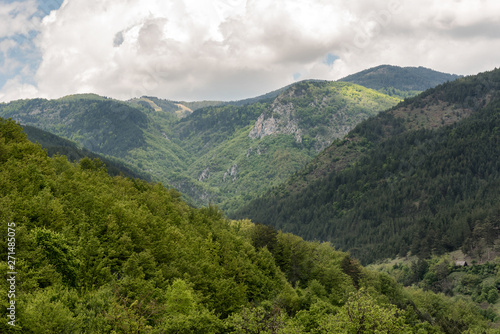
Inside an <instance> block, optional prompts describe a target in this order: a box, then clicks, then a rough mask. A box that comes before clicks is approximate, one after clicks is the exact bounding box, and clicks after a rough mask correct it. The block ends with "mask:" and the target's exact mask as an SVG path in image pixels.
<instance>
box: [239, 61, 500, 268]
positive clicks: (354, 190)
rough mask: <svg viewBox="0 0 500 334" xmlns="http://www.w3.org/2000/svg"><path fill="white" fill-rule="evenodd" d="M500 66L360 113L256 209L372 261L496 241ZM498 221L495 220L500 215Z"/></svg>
mask: <svg viewBox="0 0 500 334" xmlns="http://www.w3.org/2000/svg"><path fill="white" fill-rule="evenodd" d="M499 91H500V70H495V71H492V72H487V73H483V74H480V75H478V76H472V77H467V78H463V79H459V80H457V81H455V82H451V83H446V84H443V85H440V86H438V87H436V88H434V89H431V90H428V91H426V92H425V93H423V94H421V95H419V96H417V97H415V98H413V99H409V100H406V101H405V102H403V103H401V104H400V105H398V106H397V107H395V108H393V109H391V110H389V111H387V112H383V113H381V114H379V115H378V116H376V117H373V118H371V119H368V120H366V121H364V122H362V123H360V124H359V125H358V126H357V127H356V128H355V129H354V130H352V131H351V132H350V133H349V135H348V136H347V137H346V138H345V139H343V140H338V141H336V142H334V143H333V144H332V145H331V146H330V147H329V148H327V149H326V150H325V151H324V152H322V154H321V155H319V156H318V157H317V158H316V159H315V160H314V161H312V162H311V163H310V164H308V165H307V166H306V167H305V168H304V169H303V170H301V171H300V172H298V173H296V174H295V175H294V176H293V177H292V178H291V179H290V180H289V181H288V182H287V183H285V184H283V185H282V186H280V187H277V188H276V189H274V190H272V191H270V192H269V193H267V194H266V195H264V196H262V197H261V198H259V199H257V200H255V201H253V202H252V203H250V204H248V205H247V206H246V208H244V209H242V210H241V211H240V212H239V213H238V214H236V215H235V216H236V217H248V218H251V219H252V220H254V221H256V222H261V223H265V224H269V225H272V226H274V227H275V228H277V229H283V230H284V231H287V232H292V233H296V234H298V235H300V236H302V237H304V238H306V239H311V240H312V239H318V240H328V241H330V242H332V244H333V245H335V246H336V247H339V248H340V249H343V250H346V251H347V250H349V251H350V252H351V254H353V255H354V256H356V257H358V258H360V259H361V260H362V261H363V262H365V263H368V262H372V261H374V260H376V259H381V258H387V257H395V256H396V255H398V254H399V255H402V256H404V255H406V254H407V253H408V252H409V251H410V252H411V253H412V254H414V255H415V254H418V255H420V256H422V257H428V256H430V255H431V254H433V253H434V254H440V253H443V252H445V251H451V250H456V249H459V248H460V247H464V246H465V245H466V244H467V243H470V244H474V243H476V242H479V241H480V239H481V237H477V238H476V237H474V236H475V235H476V234H475V233H474V231H475V230H476V229H484V228H485V227H484V226H483V224H485V223H486V222H488V224H487V225H485V226H489V227H488V232H487V233H488V234H489V235H490V236H491V237H492V238H493V239H488V240H489V241H488V242H490V243H491V242H494V241H492V240H496V236H497V233H498V227H499V225H500V220H499V217H500V207H499V206H498V203H500V197H499V196H500V192H499V189H500V164H499V159H498V157H499V156H500V151H499V150H500V145H499V143H500V132H499V131H498V129H499V128H500V95H499ZM490 223H491V224H490Z"/></svg>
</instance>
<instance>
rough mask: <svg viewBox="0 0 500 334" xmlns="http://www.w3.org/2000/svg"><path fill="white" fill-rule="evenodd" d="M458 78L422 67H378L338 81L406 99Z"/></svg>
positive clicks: (457, 76) (454, 75)
mask: <svg viewBox="0 0 500 334" xmlns="http://www.w3.org/2000/svg"><path fill="white" fill-rule="evenodd" d="M460 77H461V76H459V75H456V74H448V73H442V72H437V71H434V70H431V69H428V68H425V67H422V66H420V67H399V66H391V65H380V66H377V67H373V68H370V69H367V70H364V71H361V72H358V73H355V74H352V75H349V76H347V77H345V78H342V79H340V80H339V81H345V82H352V83H355V84H358V85H361V86H364V87H368V88H372V89H375V90H377V91H380V92H382V93H384V94H388V95H391V96H397V97H400V98H407V97H411V96H415V95H417V94H418V93H421V92H422V91H424V90H427V89H429V88H432V87H435V86H437V85H439V84H442V83H444V82H447V81H453V80H456V79H458V78H460Z"/></svg>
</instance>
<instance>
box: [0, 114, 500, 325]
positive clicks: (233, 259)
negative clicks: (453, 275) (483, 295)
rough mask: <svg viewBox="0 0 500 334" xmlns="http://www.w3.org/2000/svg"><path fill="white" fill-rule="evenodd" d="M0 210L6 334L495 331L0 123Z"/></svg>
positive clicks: (480, 317) (339, 260)
mask: <svg viewBox="0 0 500 334" xmlns="http://www.w3.org/2000/svg"><path fill="white" fill-rule="evenodd" d="M0 204H1V207H2V210H1V211H0V217H1V219H2V221H3V222H4V224H3V231H4V233H2V237H1V238H0V253H1V255H2V256H1V258H0V268H2V270H3V271H4V272H5V273H8V274H7V275H8V279H4V280H2V281H1V282H0V287H1V290H2V291H9V296H7V294H6V298H3V299H2V302H1V304H2V307H1V308H0V331H1V332H2V333H6V334H11V333H20V332H22V333H26V334H37V333H172V334H173V333H207V334H212V333H242V332H245V331H246V332H248V331H247V329H248V328H251V330H252V331H251V332H254V333H266V332H284V333H287V332H288V333H290V332H293V333H318V332H321V333H339V332H343V331H346V330H348V331H349V332H351V331H355V330H356V328H358V329H359V328H370V330H371V331H378V332H391V331H392V332H395V333H405V332H411V333H412V332H422V331H423V332H431V333H440V332H464V331H467V330H470V331H472V332H485V331H487V330H489V329H491V328H492V327H493V325H494V324H493V323H492V321H490V320H488V318H486V314H485V313H484V312H482V311H481V309H480V308H479V307H478V306H477V305H475V304H474V303H472V302H470V300H464V299H460V300H457V299H451V298H447V297H444V296H443V295H435V294H432V293H429V292H423V291H421V290H406V291H405V290H403V289H402V287H401V286H400V285H397V284H395V282H394V280H392V279H391V278H390V277H388V276H387V275H384V274H378V273H375V272H371V271H368V270H366V269H365V268H363V267H362V266H360V265H359V263H358V262H357V261H356V260H354V259H352V258H351V257H350V256H349V255H348V254H346V253H342V252H339V251H336V250H335V249H334V248H333V247H332V246H331V245H330V244H328V243H323V244H320V243H317V242H305V241H303V240H302V239H301V238H299V237H296V236H294V235H291V234H284V233H277V232H276V231H274V230H273V229H270V228H268V227H265V226H262V225H254V224H252V223H250V222H248V221H239V222H235V221H228V220H227V219H225V218H224V216H223V214H222V213H221V212H220V211H219V210H217V209H216V208H214V207H212V206H210V207H207V208H202V209H195V208H192V207H190V206H188V205H187V204H186V203H184V202H183V201H182V200H181V199H180V194H179V193H177V192H176V191H174V190H171V189H170V190H169V189H166V188H164V187H162V186H161V185H158V184H156V185H154V184H148V183H146V182H144V181H140V180H131V179H126V178H123V177H114V178H111V177H110V176H109V175H107V174H106V173H105V172H104V171H103V170H102V169H101V168H99V166H96V165H92V164H88V163H80V164H71V163H69V162H68V161H67V160H66V159H64V158H63V157H57V158H52V159H51V158H49V157H48V156H47V154H46V153H45V152H44V151H43V150H41V149H40V147H39V146H38V145H35V144H33V143H31V142H29V141H28V140H27V139H26V136H25V135H24V134H23V133H22V130H21V128H20V127H19V126H18V125H17V124H15V122H13V121H6V120H3V119H0ZM7 236H8V237H7ZM8 255H9V256H10V258H9V257H8ZM13 257H14V258H15V260H17V261H14V259H13ZM12 282H15V284H13V283H12ZM7 297H8V298H7ZM14 306H15V307H14ZM436 309H438V310H439V312H436ZM11 310H13V311H11ZM353 317H355V318H353Z"/></svg>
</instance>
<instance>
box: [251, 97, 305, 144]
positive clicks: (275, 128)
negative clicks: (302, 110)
mask: <svg viewBox="0 0 500 334" xmlns="http://www.w3.org/2000/svg"><path fill="white" fill-rule="evenodd" d="M293 110H294V106H293V104H292V103H288V104H281V103H280V102H278V101H275V102H274V103H273V104H272V109H271V111H270V112H269V113H268V114H270V116H268V117H266V113H262V114H261V115H260V116H259V118H258V119H257V121H256V122H255V125H254V127H253V129H252V130H251V131H250V133H249V134H248V136H249V137H250V138H252V139H260V138H263V137H265V136H270V135H273V134H291V135H294V136H295V140H296V141H297V143H301V142H302V130H301V129H300V128H299V125H298V122H297V120H295V119H293V117H292V112H293ZM275 116H276V117H275Z"/></svg>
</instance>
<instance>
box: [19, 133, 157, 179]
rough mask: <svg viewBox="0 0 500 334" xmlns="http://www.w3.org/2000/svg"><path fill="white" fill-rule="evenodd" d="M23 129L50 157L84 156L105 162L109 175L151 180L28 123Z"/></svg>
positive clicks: (73, 159) (79, 157)
mask: <svg viewBox="0 0 500 334" xmlns="http://www.w3.org/2000/svg"><path fill="white" fill-rule="evenodd" d="M23 131H24V133H26V135H27V136H28V140H29V141H31V142H33V143H37V144H40V145H41V146H42V147H43V148H44V149H45V150H47V153H48V155H49V156H51V157H52V156H54V155H64V156H66V157H67V158H68V160H70V161H72V162H76V161H79V160H81V159H83V158H85V157H87V158H89V159H91V160H94V159H99V160H101V161H102V162H103V163H104V164H105V166H106V170H107V171H108V173H109V175H111V176H118V175H123V176H126V177H130V178H140V179H143V180H146V181H151V176H149V175H148V174H146V173H144V172H139V171H138V170H137V169H135V168H131V167H130V166H127V165H126V164H125V163H123V162H121V161H117V160H116V159H114V160H110V159H107V158H104V157H103V156H101V155H99V154H95V153H92V152H90V151H89V150H87V149H81V148H79V147H78V145H76V143H74V142H72V141H69V140H67V139H64V138H61V137H59V136H56V135H54V134H52V133H50V132H47V131H43V130H40V129H38V128H35V127H33V126H29V125H25V126H23Z"/></svg>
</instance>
